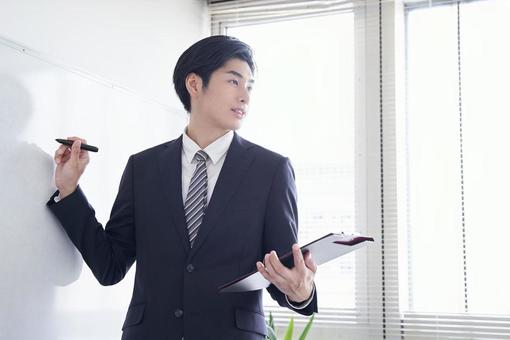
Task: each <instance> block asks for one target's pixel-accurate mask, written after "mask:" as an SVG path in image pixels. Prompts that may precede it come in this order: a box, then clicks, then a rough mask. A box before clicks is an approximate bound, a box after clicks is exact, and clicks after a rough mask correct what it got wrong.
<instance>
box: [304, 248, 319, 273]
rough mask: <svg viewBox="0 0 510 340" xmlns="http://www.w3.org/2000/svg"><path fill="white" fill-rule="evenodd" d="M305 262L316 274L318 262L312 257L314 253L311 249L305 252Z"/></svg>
mask: <svg viewBox="0 0 510 340" xmlns="http://www.w3.org/2000/svg"><path fill="white" fill-rule="evenodd" d="M305 264H306V266H307V267H308V269H310V270H311V271H312V272H313V273H314V274H315V273H316V272H317V263H315V261H314V260H313V259H312V253H310V252H309V251H308V252H306V254H305Z"/></svg>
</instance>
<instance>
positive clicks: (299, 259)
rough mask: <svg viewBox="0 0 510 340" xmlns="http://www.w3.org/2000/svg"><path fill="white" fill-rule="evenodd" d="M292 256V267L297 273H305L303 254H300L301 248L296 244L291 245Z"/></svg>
mask: <svg viewBox="0 0 510 340" xmlns="http://www.w3.org/2000/svg"><path fill="white" fill-rule="evenodd" d="M292 255H293V256H294V267H296V269H297V270H298V271H301V272H302V271H305V270H306V266H305V260H304V259H303V253H301V248H300V247H299V245H297V244H296V243H295V244H293V245H292Z"/></svg>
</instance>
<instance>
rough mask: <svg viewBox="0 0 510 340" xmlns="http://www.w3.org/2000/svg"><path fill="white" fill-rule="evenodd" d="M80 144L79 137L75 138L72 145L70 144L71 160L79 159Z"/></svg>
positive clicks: (76, 160)
mask: <svg viewBox="0 0 510 340" xmlns="http://www.w3.org/2000/svg"><path fill="white" fill-rule="evenodd" d="M80 146H81V139H75V140H74V143H73V146H71V162H78V160H79V159H80V151H81V150H80ZM71 164H72V163H71Z"/></svg>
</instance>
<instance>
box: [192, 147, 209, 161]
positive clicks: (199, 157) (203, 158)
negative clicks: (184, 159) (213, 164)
mask: <svg viewBox="0 0 510 340" xmlns="http://www.w3.org/2000/svg"><path fill="white" fill-rule="evenodd" d="M194 158H195V160H196V161H197V162H205V161H207V158H209V155H207V153H206V152H205V151H203V150H198V151H197V153H196V154H195V157H194Z"/></svg>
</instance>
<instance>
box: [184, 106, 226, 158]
mask: <svg viewBox="0 0 510 340" xmlns="http://www.w3.org/2000/svg"><path fill="white" fill-rule="evenodd" d="M227 132H229V130H225V129H219V128H214V127H211V126H210V125H207V124H204V123H203V122H200V121H199V120H197V119H193V114H192V115H191V117H190V121H189V124H188V126H187V128H186V134H187V135H188V137H189V138H191V139H192V140H193V141H194V142H195V143H197V144H198V146H200V149H202V150H203V149H205V148H206V147H207V146H208V145H209V144H211V143H213V142H214V141H215V140H217V139H218V138H220V137H222V136H224V135H225V134H226V133H227Z"/></svg>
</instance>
